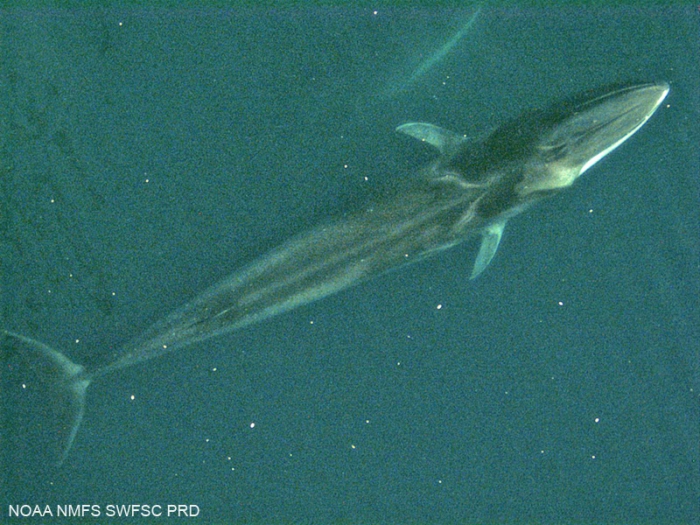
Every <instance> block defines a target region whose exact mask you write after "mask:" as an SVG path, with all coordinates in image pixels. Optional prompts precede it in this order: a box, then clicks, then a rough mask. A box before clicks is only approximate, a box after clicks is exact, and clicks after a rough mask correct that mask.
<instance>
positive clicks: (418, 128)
mask: <svg viewBox="0 0 700 525" xmlns="http://www.w3.org/2000/svg"><path fill="white" fill-rule="evenodd" d="M396 131H398V132H399V133H404V134H406V135H409V136H411V137H413V138H415V139H418V140H420V141H421V142H427V143H428V144H430V145H431V146H434V147H435V148H437V150H438V151H439V152H440V153H442V154H443V155H446V156H451V155H452V154H453V153H455V152H456V151H457V150H458V149H459V148H460V146H462V144H464V142H466V141H467V140H469V139H467V137H465V136H464V135H460V134H459V133H455V132H454V131H450V130H448V129H445V128H441V127H440V126H436V125H435V124H428V123H427V122H408V123H406V124H401V125H400V126H399V127H398V128H396Z"/></svg>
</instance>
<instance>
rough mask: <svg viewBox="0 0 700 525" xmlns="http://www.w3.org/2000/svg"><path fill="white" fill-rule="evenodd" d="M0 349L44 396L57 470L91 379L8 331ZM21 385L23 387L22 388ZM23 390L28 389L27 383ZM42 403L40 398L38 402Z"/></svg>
mask: <svg viewBox="0 0 700 525" xmlns="http://www.w3.org/2000/svg"><path fill="white" fill-rule="evenodd" d="M0 348H2V350H3V353H4V352H5V351H9V352H14V353H16V354H17V355H19V356H20V357H21V359H22V360H23V361H24V362H26V363H27V364H28V365H29V367H30V368H31V370H32V371H33V373H34V377H36V380H37V381H36V382H37V383H38V386H39V389H41V390H42V393H43V395H45V396H46V399H47V406H46V407H45V408H46V409H47V410H48V411H50V413H51V415H52V418H53V426H52V427H51V431H50V432H51V434H52V439H54V440H55V443H56V444H57V445H58V450H59V454H58V460H57V461H56V465H57V466H60V465H61V464H62V463H63V461H64V460H65V459H66V456H67V455H68V452H69V451H70V448H71V446H72V445H73V441H74V440H75V436H76V434H77V433H78V428H79V427H80V422H81V421H82V419H83V413H84V411H85V394H86V391H87V387H88V386H89V385H90V382H91V376H90V375H89V374H88V373H86V371H85V368H84V367H83V366H81V365H78V364H76V363H73V362H72V361H71V360H70V359H68V357H66V356H65V355H64V354H62V353H61V352H59V351H58V350H55V349H53V348H51V347H49V346H47V345H45V344H43V343H41V342H39V341H36V340H34V339H31V338H29V337H25V336H23V335H20V334H16V333H14V332H9V331H0ZM24 386H25V385H23V387H24ZM27 386H29V387H31V386H32V385H31V384H30V383H29V384H27ZM42 399H43V398H42Z"/></svg>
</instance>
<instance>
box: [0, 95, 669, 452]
mask: <svg viewBox="0 0 700 525" xmlns="http://www.w3.org/2000/svg"><path fill="white" fill-rule="evenodd" d="M668 92H669V85H668V84H667V83H665V82H651V83H644V84H635V85H628V86H623V87H615V88H611V87H608V88H605V89H601V90H599V91H597V92H596V93H593V94H590V93H589V94H587V95H582V96H577V97H574V98H571V99H567V100H565V101H563V102H561V103H558V104H555V105H553V106H551V107H550V108H548V109H545V110H542V111H534V112H529V113H526V114H525V115H523V116H521V117H519V118H517V119H514V120H513V121H511V122H508V123H506V124H505V125H503V126H501V127H499V128H498V129H496V130H495V131H494V132H493V133H492V134H491V135H489V136H488V137H487V138H486V139H485V140H484V141H483V142H480V143H474V142H473V141H470V140H467V139H465V137H464V136H462V135H459V134H457V133H454V132H451V131H448V130H445V129H442V128H440V127H438V126H435V125H433V124H427V123H420V122H413V123H408V124H404V125H402V126H399V128H397V129H398V131H399V132H401V133H403V134H406V135H408V136H411V137H414V138H416V139H418V140H420V141H422V142H425V143H427V144H429V145H431V146H433V147H434V148H436V150H437V151H438V153H439V156H438V158H437V160H435V161H434V162H432V163H431V164H429V165H428V166H425V167H424V168H422V169H421V170H419V172H418V173H419V176H418V177H417V181H416V183H415V184H413V185H412V187H411V189H409V190H407V191H405V192H403V193H401V194H400V195H396V196H395V197H394V198H391V199H388V200H387V201H386V202H383V203H380V204H376V205H373V206H369V207H367V208H365V209H363V210H361V211H359V212H357V213H355V214H354V215H351V216H349V217H347V218H344V219H342V220H340V221H337V222H334V223H330V224H326V225H324V226H321V227H318V228H316V229H313V230H311V231H309V232H307V233H305V234H301V235H299V236H297V237H295V238H292V239H291V240H290V241H288V242H287V243H285V244H283V245H282V246H280V247H279V248H277V249H275V250H273V251H272V252H270V253H268V254H266V255H263V256H262V257H261V258H259V259H258V260H256V261H254V262H253V263H252V264H250V265H249V266H247V267H246V268H244V269H242V270H241V271H238V272H236V273H234V274H232V275H231V276H229V277H228V278H226V279H224V280H223V281H221V282H219V283H218V284H216V285H214V286H213V287H211V288H209V289H208V290H206V291H205V292H204V293H202V294H201V295H199V296H197V297H196V298H194V299H193V300H192V301H191V302H189V303H187V304H185V305H184V306H183V307H181V308H180V309H178V310H176V311H175V312H173V313H171V314H170V315H168V316H166V317H165V318H164V319H163V320H162V321H160V322H158V323H156V324H155V325H153V326H152V327H151V328H149V329H147V330H146V331H145V332H144V333H143V334H142V335H141V336H139V337H138V338H136V339H134V340H132V341H131V342H129V343H127V344H126V345H125V346H124V347H122V349H121V350H120V351H119V352H118V353H117V356H116V357H115V359H114V360H113V361H112V362H111V363H109V364H107V365H106V366H103V367H100V368H96V369H94V370H88V369H86V368H84V367H83V366H81V365H78V364H76V363H74V362H72V361H71V360H70V359H69V358H68V357H67V356H66V355H65V354H63V353H62V352H60V351H58V350H56V349H53V348H51V347H49V346H47V345H45V344H43V343H41V342H39V341H36V340H34V339H32V338H30V337H26V336H24V335H21V334H18V333H16V332H14V331H11V330H3V331H0V347H1V348H3V349H10V351H13V352H16V353H17V354H19V355H21V356H22V357H23V358H24V359H26V361H27V362H28V363H29V365H30V366H31V367H32V368H33V369H34V370H35V371H36V375H37V377H38V378H39V380H40V383H41V385H42V386H43V387H44V388H46V389H47V390H48V391H49V392H50V396H51V403H52V404H53V405H55V408H56V410H55V413H56V417H57V418H58V423H59V425H58V427H59V431H58V434H57V439H58V440H59V441H60V443H59V446H60V450H61V453H60V456H59V458H58V461H57V463H58V464H59V465H60V464H61V463H62V462H63V461H64V460H65V459H66V457H67V455H68V452H69V451H70V449H71V447H72V445H73V442H74V441H75V438H76V435H77V432H78V428H79V426H80V423H81V421H82V419H83V413H84V409H85V396H86V392H87V389H88V386H89V385H90V383H91V382H92V381H93V380H95V379H97V378H99V377H100V376H102V375H105V374H108V373H110V372H112V371H114V370H118V369H121V368H125V367H128V366H132V365H135V364H138V363H141V362H145V361H148V360H150V359H153V358H155V357H158V356H160V355H163V354H165V353H168V352H171V351H174V350H177V349H179V348H182V347H185V346H188V345H191V344H193V343H195V342H197V341H202V340H204V339H207V338H210V337H214V336H216V335H220V334H224V333H228V332H231V331H233V330H237V329H240V328H243V327H246V326H248V325H251V324H253V323H257V322H260V321H263V320H264V319H267V318H269V317H272V316H274V315H278V314H281V313H283V312H286V311H289V310H291V309H293V308H296V307H298V306H300V305H303V304H306V303H309V302H311V301H315V300H318V299H321V298H323V297H326V296H328V295H330V294H333V293H336V292H339V291H341V290H343V289H345V288H348V287H350V286H352V285H355V284H357V283H360V282H362V281H365V280H367V279H369V278H372V277H375V276H377V275H380V274H382V273H384V272H386V271H389V270H392V269H394V268H397V267H400V266H403V265H405V264H409V263H411V262H414V261H417V260H421V259H423V258H425V257H427V256H430V255H432V254H434V253H437V252H439V251H441V250H445V249H448V248H451V247H453V246H455V245H457V244H459V243H461V242H463V241H464V240H466V239H468V238H470V237H472V236H477V235H481V236H482V239H483V240H482V243H481V247H480V249H479V251H478V254H477V256H476V261H475V264H474V267H473V270H472V272H471V276H470V277H471V278H472V279H473V278H475V277H477V276H479V275H480V274H481V273H482V272H483V271H484V270H485V269H486V267H487V266H488V265H489V264H490V263H491V261H492V260H493V258H494V255H495V254H496V251H497V249H498V246H499V243H500V240H501V237H502V234H503V230H504V228H505V225H506V222H507V221H508V220H509V219H510V218H512V217H513V216H515V215H517V214H519V213H521V212H522V211H523V210H525V209H527V208H528V207H529V206H531V205H532V204H534V203H535V202H537V201H539V200H542V199H544V198H546V197H549V196H551V195H553V194H555V193H558V192H560V191H562V190H564V189H566V188H568V187H569V186H571V185H572V184H573V183H574V181H575V180H576V179H577V178H578V177H580V176H581V175H582V174H583V173H584V172H585V171H586V170H588V169H589V168H590V167H591V166H593V165H594V164H595V163H596V162H598V161H599V160H600V159H602V158H603V157H605V156H606V155H607V154H609V153H610V152H611V151H613V150H614V149H616V148H617V147H618V146H620V144H622V143H623V142H624V141H626V140H627V139H628V138H629V137H630V136H632V135H633V134H634V133H635V132H636V131H637V130H638V129H639V128H640V127H641V126H643V125H644V123H645V122H646V121H647V120H648V119H649V118H650V117H651V115H652V114H653V113H654V112H655V111H656V110H657V108H658V107H659V106H660V104H661V102H662V101H663V100H664V98H665V97H666V95H667V94H668Z"/></svg>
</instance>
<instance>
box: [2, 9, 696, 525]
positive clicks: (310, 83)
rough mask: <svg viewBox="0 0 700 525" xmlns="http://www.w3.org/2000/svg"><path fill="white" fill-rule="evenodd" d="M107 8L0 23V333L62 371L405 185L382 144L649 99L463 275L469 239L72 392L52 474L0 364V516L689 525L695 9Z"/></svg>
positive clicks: (403, 166) (397, 151)
mask: <svg viewBox="0 0 700 525" xmlns="http://www.w3.org/2000/svg"><path fill="white" fill-rule="evenodd" d="M111 5H112V6H113V7H104V8H76V9H29V8H25V9H22V8H19V7H18V8H3V9H0V39H2V42H3V45H2V47H3V51H2V54H3V59H2V65H0V75H1V76H0V99H1V100H4V102H3V103H2V104H1V107H0V126H1V128H0V271H1V272H2V273H1V275H0V279H1V280H0V293H1V296H0V327H1V328H4V329H8V330H12V331H15V332H19V333H21V334H25V335H28V336H31V337H33V338H36V339H38V340H40V341H43V342H45V343H46V344H49V345H51V346H53V347H56V348H59V349H61V350H62V351H65V352H66V354H67V355H69V356H70V357H71V358H72V359H73V360H75V361H76V362H78V363H81V364H84V365H86V366H88V367H91V366H92V367H95V366H99V365H101V364H104V363H106V362H108V361H109V360H110V357H111V356H112V355H114V353H115V352H116V351H117V349H118V348H119V347H120V346H121V345H123V344H124V343H125V342H127V341H128V340H129V339H131V338H132V337H135V336H136V335H138V334H139V333H140V332H141V331H142V330H144V329H146V328H147V327H148V326H150V325H151V324H152V323H153V322H155V321H156V320H158V319H159V318H160V317H162V316H163V315H164V314H166V313H168V312H170V311H172V310H173V309H174V308H176V307H178V306H180V305H181V304H183V303H186V302H187V301H189V300H190V299H191V298H193V297H194V296H196V295H197V294H198V293H199V292H201V291H203V290H204V289H206V288H207V287H208V286H210V285H211V284H213V283H215V282H217V281H218V280H220V279H222V278H224V277H226V276H227V275H229V274H230V273H232V272H233V271H234V270H236V269H237V268H239V267H240V266H242V265H244V264H247V263H249V262H251V261H253V260H254V259H255V258H256V257H257V256H259V255H261V254H263V253H264V252H266V251H267V250H269V249H271V248H273V247H275V246H276V245H278V244H279V243H281V242H282V241H284V240H285V239H287V238H289V237H290V236H292V235H294V234H296V233H299V232H301V231H303V230H305V229H307V228H310V227H312V226H315V225H317V224H319V223H322V222H323V221H324V220H328V219H329V218H333V217H338V216H343V215H344V214H346V213H348V212H349V211H352V210H354V209H357V208H358V207H360V206H362V204H363V203H365V202H367V201H369V200H371V199H373V198H375V197H377V196H381V195H384V194H386V193H389V192H391V191H392V189H395V188H398V187H400V185H401V184H404V183H405V182H406V180H410V178H411V177H413V176H415V175H414V174H415V171H416V170H417V169H418V168H419V167H420V166H422V165H424V164H426V163H428V162H430V161H431V160H432V159H434V158H435V153H434V152H433V151H432V150H431V149H430V148H429V147H427V146H425V145H422V144H420V143H418V142H416V141H415V140H412V139H410V138H408V137H406V136H402V135H399V134H396V133H395V132H394V129H395V127H396V126H397V125H399V124H402V123H405V122H410V121H425V122H432V123H435V124H438V125H440V126H442V127H445V128H448V129H452V130H454V131H457V132H459V133H465V134H466V135H468V136H471V137H475V138H476V139H478V138H479V137H483V136H485V135H486V134H488V132H490V131H492V130H493V129H494V128H495V127H497V126H498V125H499V124H501V123H503V122H505V121H507V120H508V119H511V118H513V117H516V116H517V115H519V114H520V113H522V112H524V111H527V110H531V109H535V108H539V107H544V106H546V105H548V104H549V103H551V102H553V101H556V100H558V99H561V98H564V97H567V96H569V95H572V94H575V93H578V92H581V91H585V90H587V89H591V88H596V87H599V86H601V85H605V84H609V83H614V82H629V81H654V80H666V81H668V82H669V83H670V85H671V92H670V94H669V96H668V97H667V99H666V100H665V101H664V104H663V106H662V107H661V108H660V109H659V111H658V112H657V113H656V114H655V115H654V116H653V117H652V118H651V119H650V121H649V122H648V123H647V124H646V125H645V126H644V127H643V128H642V129H641V130H640V131H639V132H638V133H637V134H636V135H635V136H634V137H632V138H631V139H630V140H629V141H628V142H627V143H625V144H624V145H622V146H621V147H620V148H619V149H618V150H616V151H615V152H613V153H612V154H611V155H610V156H609V157H606V158H605V159H604V160H603V161H601V162H600V163H599V164H597V165H596V166H595V167H594V168H592V169H591V170H589V171H588V172H587V173H586V174H585V176H584V177H582V178H581V179H580V180H579V181H577V182H576V184H575V185H574V187H573V188H572V189H570V190H568V191H567V192H565V193H563V194H561V195H558V196H557V197H556V198H554V199H551V200H549V201H546V202H544V203H542V204H541V205H539V206H538V207H536V208H533V209H532V210H529V211H528V212H527V213H526V214H524V215H521V216H519V217H517V218H515V219H514V220H512V221H511V222H510V223H509V226H508V228H507V230H506V232H505V234H504V238H503V240H502V243H501V247H500V249H499V252H498V254H497V255H496V257H495V259H494V261H493V262H492V264H491V266H490V267H489V268H488V269H487V270H486V272H484V274H483V275H482V276H481V277H479V278H478V279H477V280H475V281H473V282H470V281H469V274H470V272H471V268H472V265H473V260H474V256H475V253H476V248H477V246H478V243H477V241H476V240H474V241H470V242H467V243H465V244H464V245H461V246H458V247H456V248H454V249H452V250H450V251H446V252H442V253H440V254H439V255H437V256H435V257H433V258H430V259H428V260H425V261H423V262H420V263H418V264H415V265H412V266H409V267H407V268H403V269H401V270H399V271H396V272H392V273H390V274H387V275H385V276H382V277H380V278H378V279H376V280H373V281H371V282H369V283H366V284H363V285H360V286H358V287H356V288H353V289H350V290H348V291H345V292H343V293H341V294H338V295H336V296H333V297H330V298H328V299H325V300H323V301H320V302H317V303H314V304H311V305H309V306H305V307H303V308H300V309H298V310H294V311H292V312H291V313H287V314H285V315H282V316H279V317H276V318H273V319H270V320H268V321H266V322H264V323H261V324H259V325H255V326H253V327H250V328H248V329H246V330H243V331H240V332H236V333H233V334H231V335H226V336H222V337H219V338H216V339H212V340H208V341H205V342H203V343H198V344H196V345H193V346H192V347H190V348H188V349H186V350H183V351H181V352H176V353H174V354H172V355H168V356H166V357H163V358H160V359H157V360H154V361H150V362H148V363H146V364H144V365H142V366H138V367H133V368H128V369H124V370H120V371H118V372H116V373H114V374H112V375H108V376H105V377H103V378H100V379H99V380H98V381H96V382H95V383H94V384H93V385H92V386H91V387H90V389H89V392H88V398H87V409H86V414H85V420H84V422H83V425H82V427H81V429H80V431H79V433H78V435H77V438H76V442H75V444H74V446H73V449H72V450H71V452H70V454H69V456H68V458H67V460H66V462H65V463H64V464H63V465H62V466H61V467H60V468H56V467H55V466H53V464H52V461H53V459H52V457H51V453H50V448H51V444H50V439H47V438H50V436H49V435H47V431H46V428H47V426H48V425H47V423H46V421H45V415H46V414H44V412H45V411H44V408H45V407H46V406H47V405H48V404H50V401H51V400H50V399H47V398H46V394H43V393H42V392H41V389H40V388H34V386H33V385H35V384H36V381H34V382H32V376H31V371H27V370H26V367H24V366H23V365H22V361H21V359H20V358H19V357H18V356H16V355H12V353H11V352H9V351H3V353H2V354H1V355H0V357H1V358H2V362H1V364H2V377H0V381H1V384H0V387H1V388H2V391H1V393H2V400H1V404H0V410H2V412H1V413H0V418H1V419H0V420H1V421H2V427H1V434H0V437H1V439H2V441H1V442H0V445H1V447H2V450H1V454H0V461H1V463H0V484H1V485H0V491H1V492H0V522H1V523H18V522H22V523H53V522H60V521H64V522H66V523H79V522H90V523H92V522H94V523H98V522H99V523H105V522H107V521H109V520H105V518H106V517H107V516H106V514H105V510H106V508H107V505H110V504H114V505H131V504H140V505H151V506H154V505H162V506H163V507H165V505H168V504H177V505H188V506H189V505H196V508H197V509H198V512H199V515H198V516H197V517H196V520H194V519H193V521H196V522H197V523H340V522H342V523H353V524H354V523H369V522H372V523H458V522H459V523H496V522H499V523H501V522H516V523H571V522H577V523H615V522H617V523H674V524H680V523H700V467H699V460H700V451H699V446H700V445H699V444H700V428H699V427H700V410H699V409H698V408H699V407H698V395H699V393H700V390H699V389H700V355H699V354H700V299H699V297H700V154H699V151H700V150H699V149H698V146H699V145H700V62H699V61H698V57H699V56H700V37H699V35H700V32H699V31H698V29H699V26H698V23H699V21H700V14H699V12H698V8H697V7H696V6H692V5H682V4H681V3H674V4H668V5H664V4H662V3H652V4H651V5H650V6H649V7H645V8H639V7H634V6H633V5H631V4H630V5H625V4H621V5H618V6H617V7H609V8H604V7H586V5H585V4H583V3H581V4H575V5H573V6H570V7H558V8H551V7H545V6H542V7H536V6H527V7H525V6H520V7H518V6H517V5H510V4H509V5H507V6H505V5H499V3H497V2H493V3H489V4H486V5H482V6H479V5H478V4H469V3H467V4H464V5H461V6H457V5H452V4H450V5H452V6H451V7H439V8H420V7H414V8H409V7H382V6H381V5H379V6H378V7H376V8H372V7H346V6H341V5H340V4H338V5H334V4H329V5H327V6H326V7H301V6H298V7H292V8H285V9H282V8H276V9H273V8H268V7H252V6H248V7H245V8H237V9H230V8H218V9H215V8H207V9H204V8H201V9H194V8H188V9H184V8H170V9H166V8H158V9H156V8H152V9H147V8H139V9H136V8H119V7H114V6H118V3H112V4H111ZM22 385H25V386H26V385H29V388H25V387H23V386H22ZM22 504H24V505H29V506H30V507H31V508H32V509H35V508H36V507H38V508H40V509H42V512H43V509H45V508H46V506H48V507H49V508H50V509H52V510H53V511H54V513H55V510H56V508H57V506H58V505H68V504H70V505H83V504H86V505H98V506H99V508H100V509H101V511H102V515H101V517H100V519H93V516H91V515H90V514H89V513H88V514H87V515H86V516H85V518H86V519H82V520H81V519H77V518H71V519H66V520H59V519H58V518H57V517H56V516H55V515H54V516H50V515H45V516H44V517H43V518H42V517H40V516H39V513H35V515H34V516H33V517H28V518H18V517H11V516H10V507H11V506H13V505H14V506H17V505H22ZM188 508H191V509H194V508H195V507H188ZM148 520H151V521H152V520H156V521H157V518H154V517H150V518H149V517H145V516H142V515H139V514H137V515H136V516H135V517H132V519H127V518H115V519H114V520H113V521H114V522H115V523H131V522H141V521H148ZM161 520H162V518H161ZM181 521H183V522H185V521H190V520H187V519H184V518H183V519H182V520H181Z"/></svg>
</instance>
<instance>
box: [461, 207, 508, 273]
mask: <svg viewBox="0 0 700 525" xmlns="http://www.w3.org/2000/svg"><path fill="white" fill-rule="evenodd" d="M505 227H506V221H502V222H496V223H494V224H491V225H490V226H488V227H487V228H486V229H484V231H483V240H482V241H481V248H479V253H478V254H477V256H476V261H475V262H474V269H473V270H472V274H471V276H470V277H469V278H470V279H476V278H477V277H479V275H481V272H483V271H484V270H485V269H486V267H487V266H488V265H489V263H490V262H491V260H492V259H493V256H494V255H496V250H498V245H499V244H500V242H501V236H502V235H503V228H505Z"/></svg>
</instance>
